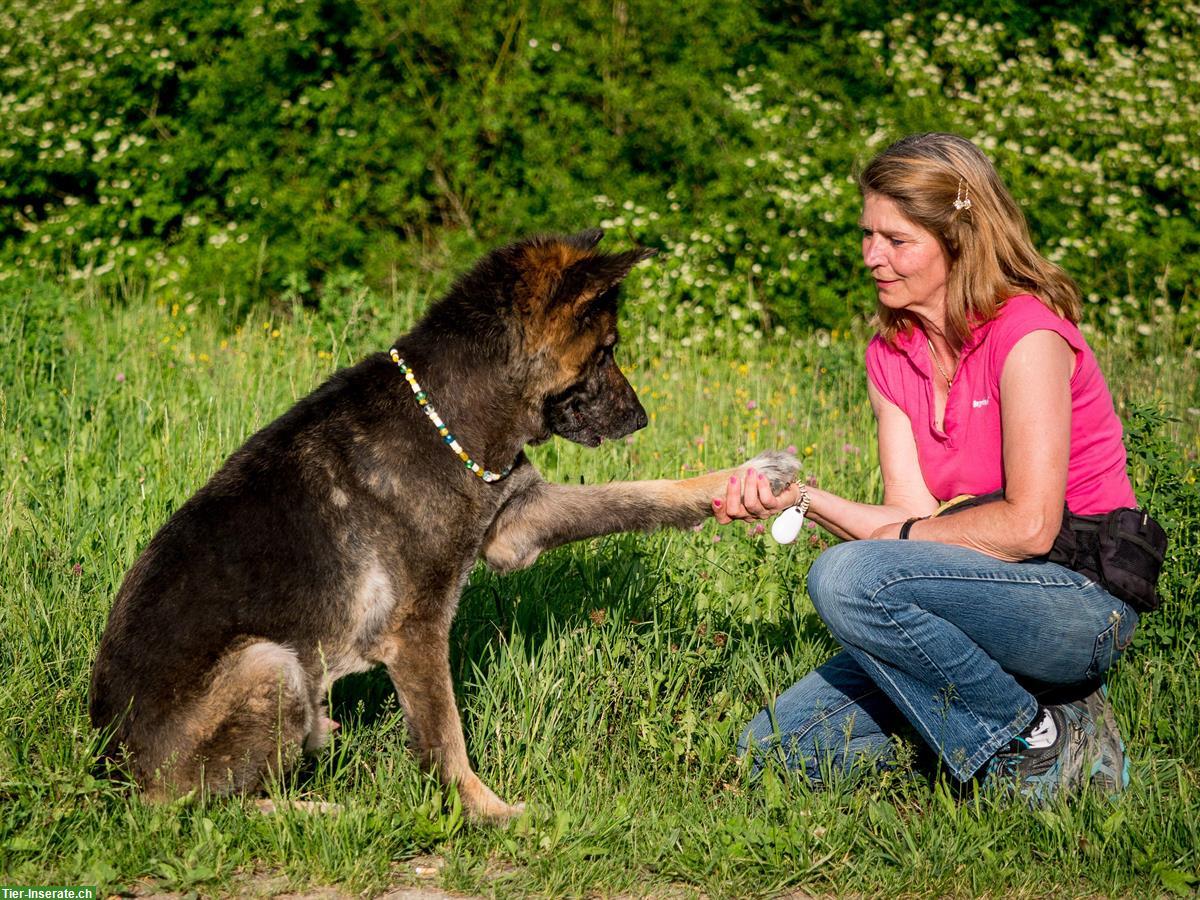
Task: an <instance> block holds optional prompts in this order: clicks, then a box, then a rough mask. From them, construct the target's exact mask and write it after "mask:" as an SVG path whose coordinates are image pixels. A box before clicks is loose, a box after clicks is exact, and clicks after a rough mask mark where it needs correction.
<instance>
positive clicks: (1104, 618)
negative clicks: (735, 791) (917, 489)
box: [740, 540, 1137, 781]
mask: <svg viewBox="0 0 1200 900" xmlns="http://www.w3.org/2000/svg"><path fill="white" fill-rule="evenodd" d="M808 592H809V595H810V596H811V597H812V601H813V605H814V606H815V607H816V610H817V613H818V614H819V615H820V616H821V618H822V619H823V620H824V621H825V624H826V625H828V626H829V630H830V631H831V632H833V634H834V636H835V637H836V638H837V639H838V640H839V641H840V642H841V644H842V646H843V647H844V648H845V649H844V650H843V651H842V652H841V653H839V654H838V655H837V656H835V657H834V658H833V659H831V660H830V661H829V662H827V663H825V664H824V665H823V666H820V667H819V668H818V669H816V670H815V671H813V672H811V673H809V674H808V675H807V676H805V677H804V678H802V679H801V680H800V681H798V682H797V683H796V684H794V685H792V686H791V687H790V688H788V689H787V690H786V691H784V692H783V694H781V695H780V696H779V698H778V699H777V700H776V701H775V703H774V704H773V705H771V706H768V707H767V708H766V709H764V710H762V712H760V713H759V714H758V715H757V716H756V717H755V718H754V720H753V721H752V722H751V723H750V725H749V727H748V728H747V729H746V732H745V733H744V734H743V736H742V740H741V744H740V750H741V751H742V752H743V753H745V752H748V751H750V752H753V753H754V754H755V759H756V762H758V763H761V761H762V759H763V758H764V755H767V754H773V755H778V756H779V758H781V759H782V761H783V763H784V764H785V765H787V766H788V767H790V768H795V769H802V770H804V771H805V772H807V773H808V775H809V777H811V778H814V779H817V780H819V779H820V778H821V776H822V771H823V766H832V768H833V769H835V770H836V769H842V770H846V769H849V768H850V766H851V765H853V764H854V763H855V762H856V761H857V760H861V759H867V760H870V761H871V762H872V763H879V762H886V761H887V760H888V759H889V757H890V751H891V749H892V741H891V736H892V735H893V734H896V733H900V732H906V731H908V730H909V726H911V728H912V729H915V731H916V732H917V734H918V735H919V736H920V737H921V738H922V740H923V741H924V743H925V744H927V745H928V746H929V747H930V748H931V749H932V750H933V751H935V752H936V753H937V755H938V756H939V757H940V759H941V761H942V764H943V765H945V766H946V768H948V769H949V770H950V772H951V773H953V774H954V775H955V777H957V778H959V779H961V780H964V781H965V780H967V779H969V778H970V777H971V776H972V775H973V774H974V773H975V772H976V771H977V770H978V769H979V768H980V767H981V766H982V765H983V764H984V763H985V762H987V761H988V759H990V758H991V756H992V755H993V754H994V753H995V752H996V750H998V749H999V748H1000V747H1002V746H1003V745H1004V744H1006V743H1008V741H1009V740H1011V739H1012V738H1013V737H1014V736H1015V735H1016V734H1018V733H1019V732H1020V731H1021V730H1022V729H1023V728H1024V727H1025V726H1026V725H1028V724H1029V723H1030V722H1031V721H1032V720H1033V717H1034V714H1035V713H1036V712H1037V708H1038V700H1037V698H1036V697H1035V695H1034V692H1035V691H1040V690H1041V689H1043V688H1046V687H1049V686H1051V685H1077V684H1081V683H1084V682H1093V683H1094V682H1096V681H1098V680H1099V678H1100V676H1101V675H1102V674H1103V673H1104V672H1105V671H1106V670H1107V669H1108V668H1109V667H1110V666H1111V665H1112V664H1113V663H1114V662H1115V661H1116V659H1117V658H1118V657H1119V656H1120V655H1121V653H1122V651H1123V650H1124V649H1125V648H1126V647H1127V646H1128V645H1129V642H1130V640H1131V639H1132V638H1133V630H1134V628H1135V627H1136V626H1137V613H1136V612H1134V610H1133V609H1132V608H1130V607H1129V606H1127V605H1126V604H1125V603H1123V602H1122V601H1120V600H1118V599H1116V598H1115V597H1113V596H1111V595H1110V594H1109V593H1108V592H1107V591H1105V590H1104V589H1103V588H1101V587H1100V586H1099V585H1096V584H1094V583H1092V582H1091V581H1089V580H1088V579H1086V578H1084V577H1083V576H1082V575H1080V574H1078V573H1077V572H1073V571H1071V570H1070V569H1067V568H1064V567H1063V566H1060V565H1056V564H1055V563H1047V562H1035V561H1027V562H1019V563H1008V562H1001V561H999V560H996V559H993V558H992V557H990V556H987V555H985V554H983V553H978V552H976V551H974V550H968V549H966V548H964V547H957V546H952V545H949V544H940V543H936V542H932V541H895V540H874V541H848V542H846V543H844V544H838V545H836V546H834V547H831V548H830V549H829V550H826V551H825V552H824V553H822V554H821V556H820V557H818V558H817V561H816V562H815V563H814V564H813V566H812V568H811V569H810V570H809V573H808Z"/></svg>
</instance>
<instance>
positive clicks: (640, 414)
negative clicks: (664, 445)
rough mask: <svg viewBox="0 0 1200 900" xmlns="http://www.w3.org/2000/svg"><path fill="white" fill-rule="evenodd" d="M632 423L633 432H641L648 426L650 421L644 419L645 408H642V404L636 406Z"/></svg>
mask: <svg viewBox="0 0 1200 900" xmlns="http://www.w3.org/2000/svg"><path fill="white" fill-rule="evenodd" d="M633 421H634V426H633V430H634V431H641V430H642V429H643V428H645V427H646V426H647V425H649V424H650V420H649V419H648V418H646V410H645V407H643V406H642V404H640V403H639V404H638V406H637V411H636V412H635V413H634V416H633Z"/></svg>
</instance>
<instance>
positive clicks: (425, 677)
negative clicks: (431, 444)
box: [386, 622, 524, 822]
mask: <svg viewBox="0 0 1200 900" xmlns="http://www.w3.org/2000/svg"><path fill="white" fill-rule="evenodd" d="M389 643H390V647H389V652H388V656H387V659H386V662H387V670H388V674H389V675H390V676H391V678H392V684H393V685H395V687H396V693H397V694H398V695H399V696H400V703H401V705H402V706H403V708H404V715H405V721H406V723H407V725H408V730H409V734H410V736H411V742H412V747H413V750H414V751H415V752H416V754H417V758H418V759H419V760H420V762H421V765H422V767H423V768H424V769H426V770H427V771H435V772H437V774H438V776H439V777H440V778H441V780H442V782H443V783H445V784H451V783H453V784H456V785H457V786H458V795H459V797H460V798H461V799H462V803H463V807H464V808H465V809H466V810H467V812H468V813H469V814H470V815H471V816H472V818H475V819H480V820H485V821H492V822H500V821H504V820H506V819H510V818H512V817H513V816H515V815H518V814H520V813H521V811H522V810H523V809H524V804H518V805H515V806H513V805H510V804H508V803H505V802H504V801H503V800H501V799H500V798H499V797H497V796H496V795H495V794H494V793H493V792H492V790H491V789H490V788H488V786H487V785H486V784H484V783H483V782H482V781H481V780H480V779H479V776H478V775H476V774H475V772H474V770H473V769H472V768H471V763H470V761H469V760H468V759H467V746H466V741H465V740H464V738H463V729H462V721H461V720H460V719H459V715H458V706H457V705H456V704H455V702H454V684H453V681H452V680H451V678H450V643H449V637H448V634H447V628H445V627H442V626H440V625H435V624H421V623H413V622H409V623H408V624H407V625H406V626H405V628H404V632H403V634H397V635H395V636H394V637H393V638H392V639H391V641H390V642H389Z"/></svg>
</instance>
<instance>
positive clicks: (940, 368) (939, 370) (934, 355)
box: [925, 338, 958, 391]
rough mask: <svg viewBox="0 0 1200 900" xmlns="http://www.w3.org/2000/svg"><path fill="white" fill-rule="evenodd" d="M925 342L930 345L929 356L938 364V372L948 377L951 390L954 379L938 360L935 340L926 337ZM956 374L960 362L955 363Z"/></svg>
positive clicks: (947, 386)
mask: <svg viewBox="0 0 1200 900" xmlns="http://www.w3.org/2000/svg"><path fill="white" fill-rule="evenodd" d="M925 343H926V344H928V345H929V357H930V359H932V360H933V364H934V365H935V366H937V370H938V374H939V375H941V376H942V377H943V378H945V379H946V390H947V391H948V390H950V388H952V387H953V386H954V379H953V378H952V377H950V376H949V375H947V374H946V370H945V369H943V368H942V364H941V363H940V362H938V358H937V354H936V353H935V352H934V350H933V341H931V340H930V339H929V338H925ZM954 374H955V375H957V374H958V364H957V363H955V365H954Z"/></svg>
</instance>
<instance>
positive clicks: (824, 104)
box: [0, 0, 1200, 341]
mask: <svg viewBox="0 0 1200 900" xmlns="http://www.w3.org/2000/svg"><path fill="white" fill-rule="evenodd" d="M957 5H958V4H954V3H950V2H941V3H935V4H933V5H931V6H930V7H928V8H927V10H926V12H925V13H923V14H922V16H921V17H920V18H918V17H915V16H912V15H908V16H904V17H901V18H898V19H892V20H891V21H889V20H888V18H887V17H888V15H890V14H891V10H890V7H886V6H884V5H883V4H882V3H877V2H869V0H859V2H852V0H826V2H816V0H814V2H809V3H805V4H799V5H791V4H782V5H780V4H763V5H762V8H759V7H757V6H755V5H751V4H744V3H738V2H736V0H705V2H702V3H695V4H688V5H686V8H684V6H683V5H680V4H672V3H666V2H662V0H621V2H617V3H615V4H608V3H603V4H602V3H598V2H597V3H584V4H577V5H572V6H570V7H564V8H558V7H555V6H546V7H537V8H534V9H530V8H528V7H525V6H513V5H511V4H505V3H498V2H474V3H464V2H453V3H437V4H419V5H415V4H395V3H382V2H350V0H286V2H284V0H261V2H260V0H235V2H230V0H197V2H194V3H188V4H183V5H180V4H175V3H169V2H166V0H135V2H123V0H90V2H83V0H76V2H68V0H51V2H45V0H14V2H12V3H10V4H8V5H7V8H6V10H5V11H3V12H0V58H3V59H4V60H5V64H4V68H3V70H2V71H3V74H2V75H0V78H2V79H3V81H2V84H0V199H2V200H3V202H4V204H5V206H6V208H7V209H8V212H9V214H8V215H7V216H4V217H0V260H3V262H4V268H3V270H0V279H4V278H9V277H12V276H13V275H14V274H16V273H19V272H20V271H21V270H22V269H23V268H35V269H39V270H49V271H50V272H52V273H54V274H56V275H58V276H60V277H63V278H65V279H68V280H70V279H75V280H85V279H89V278H100V279H113V278H118V277H120V278H125V279H130V280H133V281H134V282H142V281H144V282H146V283H147V284H149V285H150V287H151V288H152V289H153V290H154V291H156V292H158V293H159V294H160V295H162V296H164V298H165V299H168V300H173V301H174V300H179V301H183V302H188V301H192V300H205V301H207V300H208V299H210V298H220V299H230V300H232V301H234V302H235V304H245V303H249V302H252V301H254V300H257V299H260V298H262V297H270V296H277V295H280V294H292V295H295V296H302V297H305V298H306V299H309V300H312V299H314V298H318V297H319V296H320V294H321V291H322V290H323V288H324V287H325V286H327V285H328V284H329V283H330V276H331V275H335V274H340V275H344V274H345V273H358V272H361V273H363V277H364V279H365V283H366V284H367V285H368V286H371V287H374V288H379V287H381V286H383V285H387V284H390V283H392V282H394V281H395V280H396V279H398V278H416V279H418V280H419V281H420V282H421V283H422V285H423V286H424V287H427V288H431V289H438V288H440V287H441V286H442V285H443V284H444V282H445V280H446V279H447V278H448V277H449V276H450V275H451V274H453V273H454V271H456V270H458V269H461V267H462V266H463V265H465V264H466V263H467V262H468V261H469V260H470V259H471V258H472V257H473V256H474V255H475V254H476V253H478V252H479V251H480V250H481V249H483V248H484V247H487V246H491V245H494V244H496V243H500V242H503V241H507V240H509V239H511V238H513V237H515V236H517V235H520V234H523V233H528V232H531V231H536V230H550V229H575V228H578V227H581V226H584V225H590V224H594V223H596V222H597V221H598V220H603V221H604V222H605V223H606V224H607V225H608V227H609V228H610V229H612V230H613V231H615V232H616V233H617V236H618V237H619V238H620V239H625V240H634V241H638V242H641V243H646V244H650V245H653V246H657V247H659V248H660V249H662V250H664V251H666V252H665V254H664V255H663V257H661V258H660V261H659V262H658V263H656V264H655V265H653V266H651V267H648V268H647V269H645V270H643V272H642V275H641V282H640V284H635V289H634V293H635V295H637V294H638V292H639V289H640V294H641V297H642V302H641V303H640V304H639V307H638V308H639V310H640V313H641V314H642V315H643V316H644V317H645V319H646V323H647V324H648V325H651V326H653V327H655V329H656V330H664V331H666V330H670V331H673V332H677V333H679V334H680V335H681V336H683V337H688V338H690V339H693V340H697V339H699V340H718V341H720V340H725V339H728V337H729V336H731V335H733V334H739V335H742V336H743V337H745V338H751V339H754V338H757V337H759V336H761V335H762V334H764V333H770V332H772V331H774V330H777V329H781V328H785V327H793V326H810V327H811V326H820V327H826V328H832V327H844V326H845V325H847V324H848V323H849V322H850V321H851V320H852V319H854V318H855V317H856V316H858V315H860V313H861V311H862V310H864V309H868V308H869V307H870V305H871V300H870V296H869V290H868V288H867V287H866V285H865V283H864V282H863V280H862V278H861V276H860V274H859V272H858V271H857V268H858V262H857V260H858V247H857V240H856V236H855V233H854V222H855V216H856V215H857V203H858V200H857V195H856V191H855V189H854V186H853V183H852V181H851V177H852V174H853V171H854V169H855V167H856V166H858V165H861V164H862V163H863V162H864V161H865V160H866V158H868V157H869V155H870V154H871V153H872V152H874V151H876V150H878V149H880V148H881V147H882V146H884V145H885V144H886V143H888V142H889V141H891V140H892V139H894V138H896V137H898V136H900V135H901V134H904V133H907V132H910V131H914V130H925V129H945V130H952V131H956V132H959V133H962V134H964V135H966V136H968V137H971V138H973V139H975V140H977V141H979V142H980V143H981V144H982V145H983V146H984V147H985V148H986V149H987V150H988V151H989V152H990V153H991V154H992V155H993V157H994V158H995V159H996V161H997V163H998V165H999V167H1000V169H1001V171H1002V172H1003V174H1004V175H1005V177H1006V178H1007V179H1008V181H1009V182H1010V184H1011V186H1012V187H1013V189H1014V192H1015V193H1016V194H1017V195H1018V196H1019V197H1020V198H1022V200H1023V202H1024V203H1025V204H1026V209H1027V211H1028V213H1029V215H1030V218H1031V221H1032V224H1033V227H1034V230H1035V232H1036V234H1037V237H1038V239H1039V241H1040V242H1041V245H1042V246H1043V247H1044V248H1045V249H1046V250H1047V252H1048V253H1049V254H1050V255H1051V256H1052V257H1054V258H1056V259H1059V260H1060V261H1062V262H1063V264H1064V265H1066V266H1067V268H1068V269H1070V270H1071V271H1072V273H1073V274H1075V275H1076V276H1077V277H1078V278H1079V280H1080V281H1081V284H1082V286H1083V287H1084V292H1085V294H1086V295H1087V296H1088V298H1089V300H1090V301H1092V302H1091V304H1090V310H1091V312H1090V318H1091V321H1092V322H1093V323H1094V324H1100V323H1107V322H1111V321H1112V320H1114V319H1126V318H1133V319H1135V320H1136V322H1138V323H1139V324H1140V325H1142V326H1143V327H1144V328H1146V329H1149V328H1152V327H1153V319H1154V317H1156V316H1176V315H1183V316H1184V317H1185V320H1184V323H1183V324H1184V325H1185V326H1187V325H1188V323H1191V322H1194V321H1195V318H1196V313H1195V296H1196V288H1197V284H1198V283H1200V277H1198V273H1200V253H1198V252H1197V251H1198V250H1200V214H1198V213H1197V212H1196V211H1195V209H1194V205H1193V204H1192V203H1190V202H1189V200H1188V198H1194V197H1196V196H1200V183H1198V182H1200V155H1198V151H1197V150H1196V148H1195V144H1194V141H1193V140H1192V135H1193V132H1194V130H1195V120H1196V108H1197V103H1198V102H1200V82H1197V81H1196V80H1195V79H1194V78H1193V77H1192V72H1193V71H1194V70H1195V68H1196V66H1197V63H1198V62H1200V59H1198V56H1200V49H1198V48H1200V24H1198V23H1200V6H1198V5H1197V4H1196V3H1194V2H1192V3H1189V4H1184V5H1182V6H1175V5H1171V4H1167V3H1165V2H1162V0H1155V2H1150V3H1146V4H1142V5H1140V6H1136V7H1134V6H1130V7H1129V8H1125V7H1121V6H1119V5H1112V4H1109V5H1107V6H1105V5H1102V4H1098V3H1092V2H1088V3H1082V4H1075V5H1072V7H1071V8H1070V9H1069V10H1066V11H1064V12H1063V13H1062V14H1061V17H1060V19H1059V20H1052V19H1047V18H1046V17H1045V16H1044V15H1043V14H1041V13H1040V12H1039V7H1038V6H1037V5H1036V4H1029V3H1022V2H1017V0H994V2H988V3H984V4H982V5H979V6H977V7H976V8H975V9H974V14H975V15H976V16H978V17H979V18H978V19H967V18H965V17H963V16H962V15H960V14H956V13H954V12H953V9H954V8H955V7H956V6H957ZM1001 22H1005V23H1007V24H1001ZM880 25H882V28H880V27H879V26H880ZM429 273H433V274H432V275H431V274H429ZM1184 331H1185V332H1186V331H1187V327H1185V328H1184Z"/></svg>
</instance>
